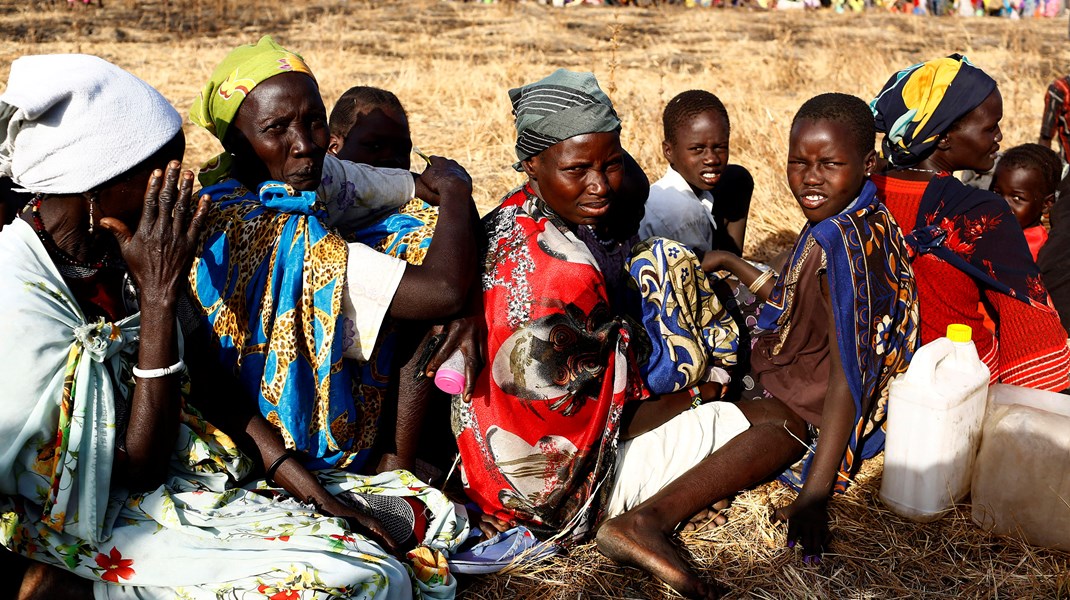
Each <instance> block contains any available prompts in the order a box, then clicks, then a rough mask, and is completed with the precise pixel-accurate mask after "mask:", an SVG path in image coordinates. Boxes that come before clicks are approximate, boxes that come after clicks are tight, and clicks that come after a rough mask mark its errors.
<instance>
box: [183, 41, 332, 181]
mask: <svg viewBox="0 0 1070 600" xmlns="http://www.w3.org/2000/svg"><path fill="white" fill-rule="evenodd" d="M282 73H307V74H308V76H309V77H312V78H313V79H315V76H314V75H313V74H312V71H311V70H310V69H309V68H308V65H307V64H305V59H303V58H301V56H300V55H299V54H296V53H293V52H290V51H289V50H287V49H285V48H283V47H282V46H280V45H278V44H276V43H275V40H273V39H271V36H269V35H265V36H264V37H262V38H260V41H259V42H257V43H256V44H255V45H245V46H238V47H237V48H235V49H234V50H232V51H231V52H230V54H227V56H226V58H224V59H223V62H221V63H219V66H218V67H216V68H215V71H213V72H212V76H211V77H209V78H208V83H206V84H205V85H204V88H203V89H202V90H201V93H200V95H199V96H197V100H196V101H194V103H193V108H191V109H190V111H189V120H190V122H192V123H193V124H195V125H200V126H201V127H204V128H205V129H207V130H208V132H209V133H211V134H212V135H214V136H215V137H216V139H218V140H219V141H220V142H222V141H223V138H224V137H225V136H226V135H227V129H229V128H230V124H231V123H232V122H233V121H234V117H235V116H237V114H238V109H239V108H241V104H242V102H244V101H245V97H246V96H247V95H248V94H249V92H251V91H252V89H253V88H254V87H256V86H257V85H258V84H260V83H261V82H263V81H265V80H267V79H270V78H271V77H274V76H275V75H280V74H282ZM230 168H231V156H230V154H228V153H226V152H224V153H223V154H220V155H219V156H217V157H215V158H213V159H211V160H209V161H208V162H207V163H205V164H204V165H203V166H202V167H201V172H200V175H199V176H198V178H199V179H200V182H201V185H203V186H209V185H212V184H214V183H216V182H218V181H220V180H221V179H223V178H224V177H226V176H227V175H228V174H229V173H230Z"/></svg>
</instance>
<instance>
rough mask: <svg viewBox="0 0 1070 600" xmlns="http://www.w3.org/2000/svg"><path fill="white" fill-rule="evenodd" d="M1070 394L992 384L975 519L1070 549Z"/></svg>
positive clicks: (978, 469) (975, 485)
mask: <svg viewBox="0 0 1070 600" xmlns="http://www.w3.org/2000/svg"><path fill="white" fill-rule="evenodd" d="M1067 465H1070V396H1065V395H1063V394H1055V393H1052V392H1044V391H1041V390H1033V389H1029V388H1023V387H1018V386H1013V385H1004V384H997V385H994V386H992V389H991V390H990V391H989V397H988V414H987V416H986V417H985V422H984V432H983V434H982V436H981V449H980V450H979V451H978V453H977V464H975V465H974V470H973V490H972V493H971V502H972V503H973V521H974V523H977V524H978V525H979V526H981V527H982V528H983V529H987V530H989V531H991V532H993V533H997V534H1001V535H1011V536H1014V537H1018V538H1020V539H1023V540H1025V541H1026V542H1028V543H1030V544H1033V545H1035V546H1044V547H1046V548H1057V549H1060V550H1067V551H1070V469H1068V468H1067Z"/></svg>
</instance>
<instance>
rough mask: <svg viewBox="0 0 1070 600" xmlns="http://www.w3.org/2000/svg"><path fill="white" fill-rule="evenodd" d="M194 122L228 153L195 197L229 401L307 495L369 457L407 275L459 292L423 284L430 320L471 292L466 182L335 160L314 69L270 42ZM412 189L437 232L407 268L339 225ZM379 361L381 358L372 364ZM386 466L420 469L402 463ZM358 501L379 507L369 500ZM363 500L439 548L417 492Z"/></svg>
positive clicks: (245, 50)
mask: <svg viewBox="0 0 1070 600" xmlns="http://www.w3.org/2000/svg"><path fill="white" fill-rule="evenodd" d="M190 118H191V120H192V121H193V122H194V123H197V124H198V125H201V126H202V127H204V128H205V129H207V130H208V131H210V132H211V133H213V134H214V135H215V136H216V137H217V138H218V139H219V140H220V142H222V144H223V148H224V153H223V154H221V155H220V156H218V157H216V158H214V159H212V160H211V161H209V162H208V164H206V165H205V166H204V168H202V170H201V174H200V179H201V182H202V184H203V185H205V187H204V189H203V190H202V193H205V194H208V195H210V196H211V198H212V200H213V202H212V206H211V210H210V212H209V215H208V217H207V219H206V227H205V229H206V235H205V238H204V242H203V247H202V250H201V254H200V256H199V258H198V259H197V260H196V261H195V262H194V265H193V268H192V270H191V273H190V281H191V284H192V287H193V294H194V297H195V298H196V300H197V301H198V302H199V305H200V307H201V309H202V310H203V313H204V315H205V316H206V318H207V321H208V324H209V325H210V330H211V332H212V334H213V338H214V341H215V342H216V344H217V346H218V350H219V355H218V359H219V361H220V362H221V363H222V365H223V366H224V367H226V368H228V369H231V370H233V371H234V373H235V374H236V375H237V376H238V378H239V380H240V382H241V385H242V388H243V390H244V392H245V394H246V398H243V399H236V401H251V400H253V399H255V400H256V402H257V404H258V407H259V409H260V413H261V414H262V415H263V416H264V417H265V418H266V419H267V420H268V422H270V423H271V424H272V425H273V426H274V427H275V429H276V430H277V431H278V433H279V435H280V436H281V438H282V439H283V441H284V442H285V445H286V447H287V449H288V450H289V451H290V452H291V453H293V455H294V456H296V457H297V458H299V459H300V460H299V461H284V462H282V463H279V462H278V461H279V460H282V459H281V458H277V457H267V456H265V457H262V459H263V462H264V463H265V464H264V466H265V467H267V466H268V465H269V464H271V463H272V461H273V460H274V462H275V465H278V464H281V465H282V468H281V469H279V470H278V472H277V475H276V477H277V480H278V481H279V483H280V485H282V486H283V487H284V488H286V489H287V490H289V491H290V492H291V493H294V494H301V493H303V492H305V491H306V490H307V489H310V488H315V487H316V479H319V480H321V481H322V480H323V479H324V478H325V477H326V478H328V479H329V478H330V477H335V476H338V474H339V472H338V471H333V470H332V469H331V468H336V469H344V470H347V471H352V472H356V471H360V470H362V467H364V463H365V462H366V460H367V458H368V456H369V454H370V452H371V448H372V445H373V442H374V441H375V438H376V426H377V421H378V417H379V410H380V405H381V403H382V402H383V397H384V395H385V391H386V377H385V375H380V373H387V372H388V371H389V368H390V360H391V356H390V354H389V353H383V352H379V353H374V352H373V350H375V349H377V348H378V347H379V346H381V339H380V338H381V337H382V336H381V335H380V330H381V329H385V328H384V327H383V321H384V319H385V317H386V315H387V314H391V315H393V316H398V313H402V314H401V315H400V316H402V317H403V318H405V317H407V318H421V317H423V316H424V315H423V314H412V311H410V314H404V310H399V306H400V308H401V309H405V308H408V306H407V305H406V304H405V303H404V301H399V300H398V297H400V296H402V294H403V293H405V285H404V284H405V281H409V280H415V284H416V285H422V280H426V279H428V278H429V277H428V273H431V274H435V275H437V276H438V277H439V278H442V279H445V280H447V281H448V282H450V285H455V286H457V287H458V288H459V289H460V291H459V292H457V293H450V292H451V291H452V290H450V289H446V288H443V287H442V286H439V287H438V288H431V287H429V289H433V290H434V292H435V293H433V294H429V293H427V292H426V291H425V292H424V293H423V295H422V297H423V298H425V299H426V298H427V297H428V296H430V297H431V299H430V301H425V302H424V304H423V305H422V306H423V307H424V308H427V306H428V304H431V308H432V309H434V310H438V311H440V312H441V313H443V314H431V315H428V316H446V315H447V314H449V313H452V312H455V311H456V310H457V307H458V306H459V305H460V304H461V303H462V302H463V298H464V295H465V293H466V292H467V289H468V286H469V284H470V282H471V280H472V278H473V277H474V270H475V268H474V263H475V261H474V254H475V249H474V242H473V241H472V240H474V235H473V234H472V228H473V227H472V226H473V225H474V223H475V219H474V214H475V213H474V207H473V206H472V203H471V181H470V179H468V176H467V173H465V172H464V170H463V169H462V168H461V167H460V166H459V165H457V164H456V163H453V162H452V161H447V160H445V159H441V158H438V159H435V160H434V164H433V165H432V166H431V167H429V168H428V170H427V171H425V173H424V174H423V175H421V176H420V177H418V178H414V176H413V174H411V173H409V172H408V171H405V170H396V169H375V168H373V167H369V166H367V165H358V164H354V163H349V162H345V161H340V160H338V159H336V158H334V157H333V156H329V155H327V153H326V149H327V145H328V140H329V133H328V129H327V113H326V109H325V107H324V106H323V101H322V99H321V97H320V94H319V88H318V85H317V83H316V79H315V77H314V76H313V75H312V72H311V70H310V69H309V68H308V66H307V64H306V63H305V61H304V60H303V59H302V58H301V57H300V56H299V55H297V54H295V53H293V52H290V51H288V50H286V49H284V48H282V47H281V46H279V45H278V44H276V43H275V42H274V41H273V40H272V39H271V38H270V37H264V38H262V39H261V40H260V41H259V42H258V43H257V44H255V45H251V46H241V47H239V48H237V49H235V50H234V51H232V52H231V53H230V54H229V55H228V56H227V57H226V58H225V59H224V60H223V62H222V63H221V64H220V65H219V66H218V67H217V68H216V69H215V71H214V72H213V74H212V76H211V78H210V79H209V81H208V83H207V84H206V85H205V86H204V88H203V90H202V91H201V94H200V96H199V97H198V99H197V101H196V102H195V103H194V107H193V109H192V110H191V113H190ZM414 194H418V195H420V196H421V197H422V198H424V199H425V200H430V201H432V202H434V203H437V204H440V205H441V208H440V210H441V217H440V224H439V227H438V229H437V230H436V233H435V238H434V239H435V240H439V239H440V237H441V238H442V240H443V242H442V243H441V244H438V245H437V246H435V245H434V244H433V247H432V248H431V249H430V250H429V252H428V255H427V258H426V259H425V263H424V266H421V267H410V266H408V265H406V263H405V262H404V261H402V260H400V259H397V258H394V257H391V256H387V255H384V254H380V253H378V252H376V251H374V250H372V249H371V248H369V247H368V246H364V245H362V244H358V243H347V241H346V239H345V238H344V237H343V235H346V234H353V233H354V232H356V231H357V230H359V229H361V228H363V227H365V226H367V225H369V224H371V223H373V222H374V221H375V220H376V219H377V218H382V217H383V216H384V215H385V214H388V213H390V212H391V211H392V210H394V209H396V208H397V207H399V206H401V205H403V204H405V203H406V202H407V201H408V200H410V199H411V198H412V197H413V195H414ZM339 233H341V234H343V235H339ZM451 251H452V253H451ZM435 261H438V262H437V263H436V262H435ZM442 263H449V264H450V267H449V268H445V267H442ZM429 264H430V266H428V265H429ZM436 266H437V267H438V268H439V269H440V271H439V272H437V273H435V272H434V269H435V268H436ZM421 269H422V270H421ZM421 275H423V277H422V279H421V277H420V276H421ZM412 284H413V282H412V281H410V285H412ZM414 296H416V294H413V293H408V294H407V295H405V296H404V299H409V298H412V297H414ZM450 298H453V301H452V304H451V303H450V300H449V299H450ZM434 302H439V303H440V304H438V305H434V304H433V303H434ZM344 358H353V359H357V360H360V361H364V363H365V365H364V366H363V367H362V366H361V365H358V364H357V361H354V360H344ZM376 359H378V360H379V363H378V364H374V365H371V367H369V366H367V362H368V361H369V360H376ZM301 463H303V464H304V467H305V469H309V470H311V471H312V473H313V475H315V478H309V477H308V476H307V473H306V472H305V470H304V469H301V468H300V464H301ZM379 477H381V478H386V479H391V478H393V479H398V478H401V479H405V480H407V481H408V480H411V479H412V476H411V475H409V474H408V473H404V472H401V471H398V472H395V473H383V474H381V475H379ZM384 481H385V479H384ZM414 485H416V486H417V487H422V484H420V483H419V482H416V483H415V484H414ZM299 497H302V498H303V497H306V496H304V495H301V496H299ZM350 500H353V499H352V498H351V499H350ZM354 502H356V504H357V505H359V506H358V508H359V507H360V506H363V509H367V510H370V508H369V507H368V506H367V503H361V502H360V501H359V500H354ZM370 502H371V506H374V507H378V508H382V507H381V506H380V504H382V503H383V502H388V503H393V504H392V505H391V507H389V508H388V511H387V512H393V513H399V514H401V513H403V514H407V515H410V516H413V517H414V518H413V519H408V521H412V522H408V523H407V524H404V526H403V527H402V526H399V527H400V528H399V529H397V530H395V529H394V528H393V527H392V526H391V525H390V523H391V521H390V520H389V519H386V518H382V519H380V520H381V521H382V523H383V525H384V526H386V528H387V529H388V530H389V531H390V535H391V537H392V538H394V541H395V542H398V543H399V544H402V540H403V539H404V538H406V537H410V538H413V539H411V540H410V544H411V543H415V544H424V543H430V540H429V539H428V538H426V537H425V536H426V535H427V534H428V532H430V531H432V529H426V530H425V529H421V528H420V527H419V526H418V525H417V526H414V522H416V521H421V519H420V518H419V517H420V515H421V514H425V515H427V516H429V518H430V522H432V523H434V522H438V521H439V520H440V517H441V516H442V515H439V514H438V512H437V511H438V509H439V508H441V507H440V506H437V505H435V503H434V502H430V503H429V502H424V501H423V500H422V499H421V500H420V501H417V502H409V501H408V500H403V499H400V498H396V497H395V498H392V499H382V498H378V499H374V501H370ZM394 505H396V506H394ZM446 505H448V506H449V507H450V510H452V505H450V504H449V503H448V502H447V503H446ZM446 505H443V506H446ZM380 516H381V515H380ZM402 521H406V519H402ZM455 533H456V534H458V535H460V534H461V533H462V532H461V531H460V530H459V529H458V530H451V531H449V532H448V534H446V535H445V537H443V538H442V539H443V541H444V543H442V544H437V545H436V547H439V548H441V549H444V550H447V551H448V550H450V549H452V548H453V547H454V546H455V545H456V543H457V542H459V538H457V537H454V534H455ZM438 535H439V536H440V537H442V534H441V532H440V533H439V534H438ZM402 545H404V544H402ZM448 580H449V578H448V577H446V578H445V579H443V580H442V581H439V583H441V584H445V583H447V582H448ZM425 593H426V592H425Z"/></svg>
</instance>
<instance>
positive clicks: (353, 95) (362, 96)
mask: <svg viewBox="0 0 1070 600" xmlns="http://www.w3.org/2000/svg"><path fill="white" fill-rule="evenodd" d="M374 108H389V109H392V110H396V111H398V112H399V113H401V115H402V116H404V117H405V118H408V115H407V114H406V113H405V107H403V106H402V105H401V101H400V100H398V97H397V96H395V95H394V93H393V92H390V91H388V90H384V89H380V88H377V87H370V86H366V85H358V86H356V87H351V88H349V89H348V90H347V91H346V93H344V94H342V97H341V98H339V99H338V102H337V103H336V104H335V105H334V110H332V111H331V118H330V120H329V121H328V125H329V126H330V128H331V134H332V135H337V136H341V137H345V136H347V135H349V130H350V129H353V124H354V123H356V122H357V116H358V115H360V114H363V113H365V112H367V111H369V110H371V109H374Z"/></svg>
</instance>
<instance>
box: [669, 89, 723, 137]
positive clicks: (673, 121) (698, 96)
mask: <svg viewBox="0 0 1070 600" xmlns="http://www.w3.org/2000/svg"><path fill="white" fill-rule="evenodd" d="M705 112H714V113H717V114H718V115H720V116H721V118H723V119H724V125H725V129H727V130H728V133H729V134H731V132H732V124H731V123H730V122H729V120H728V110H726V109H725V107H724V104H723V103H721V100H720V99H719V98H718V97H717V96H714V95H713V94H711V93H709V92H707V91H705V90H688V91H686V92H681V93H679V94H677V95H676V97H675V98H673V99H672V100H669V103H668V104H666V105H665V112H663V113H662V115H661V124H662V127H664V128H665V141H667V142H672V141H674V140H675V139H676V130H677V129H679V128H680V126H682V125H683V124H685V123H687V122H689V121H690V120H691V119H694V118H695V117H697V116H699V115H701V114H702V113H705Z"/></svg>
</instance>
